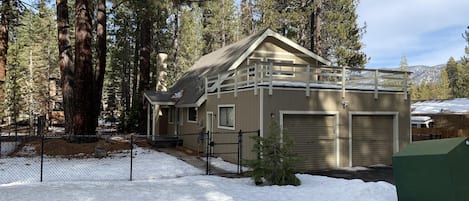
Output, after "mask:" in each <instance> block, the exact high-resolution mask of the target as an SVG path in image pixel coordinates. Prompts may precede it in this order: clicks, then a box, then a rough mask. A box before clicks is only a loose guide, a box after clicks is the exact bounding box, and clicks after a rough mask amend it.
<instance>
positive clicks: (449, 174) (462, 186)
mask: <svg viewBox="0 0 469 201" xmlns="http://www.w3.org/2000/svg"><path fill="white" fill-rule="evenodd" d="M392 163H393V169H394V170H393V174H394V180H395V183H396V189H397V196H398V198H399V201H433V200H434V201H469V140H468V138H450V139H441V140H428V141H419V142H414V143H412V144H409V145H408V146H406V147H405V148H404V149H402V150H401V151H400V152H398V153H396V154H394V156H393V159H392Z"/></svg>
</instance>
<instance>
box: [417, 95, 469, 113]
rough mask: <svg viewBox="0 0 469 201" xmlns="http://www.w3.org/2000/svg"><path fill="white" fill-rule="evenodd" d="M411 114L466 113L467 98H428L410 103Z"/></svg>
mask: <svg viewBox="0 0 469 201" xmlns="http://www.w3.org/2000/svg"><path fill="white" fill-rule="evenodd" d="M411 107H412V110H413V111H412V114H436V113H440V112H450V113H468V112H469V98H456V99H451V100H428V101H419V102H416V103H413V104H412V106H411Z"/></svg>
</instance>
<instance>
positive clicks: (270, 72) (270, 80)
mask: <svg viewBox="0 0 469 201" xmlns="http://www.w3.org/2000/svg"><path fill="white" fill-rule="evenodd" d="M269 74H270V75H269V95H272V79H273V73H272V62H270V63H269Z"/></svg>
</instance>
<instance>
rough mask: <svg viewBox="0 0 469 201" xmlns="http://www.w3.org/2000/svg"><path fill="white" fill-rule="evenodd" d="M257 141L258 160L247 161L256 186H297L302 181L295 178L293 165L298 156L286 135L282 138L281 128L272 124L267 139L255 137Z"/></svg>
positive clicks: (274, 123) (255, 147) (255, 148)
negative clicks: (291, 148) (293, 151)
mask: <svg viewBox="0 0 469 201" xmlns="http://www.w3.org/2000/svg"><path fill="white" fill-rule="evenodd" d="M253 138H254V139H255V140H256V144H255V145H254V148H253V151H254V152H256V153H257V154H258V158H257V159H254V160H248V161H246V163H247V165H248V166H249V167H250V168H251V169H252V171H251V172H249V175H250V176H251V178H252V179H253V180H254V182H255V183H256V185H261V184H266V185H295V186H298V185H300V184H301V181H300V180H299V179H298V178H297V177H296V176H295V171H294V169H293V163H294V162H295V161H296V155H295V154H294V153H292V151H291V150H290V147H291V146H292V145H293V142H292V140H290V139H289V138H288V137H287V136H286V135H283V139H281V137H280V128H279V126H278V124H277V123H276V122H274V121H273V122H271V124H270V129H269V133H268V135H267V136H266V137H258V136H255V137H253Z"/></svg>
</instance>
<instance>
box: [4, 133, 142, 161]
mask: <svg viewBox="0 0 469 201" xmlns="http://www.w3.org/2000/svg"><path fill="white" fill-rule="evenodd" d="M139 144H140V145H142V146H143V145H144V143H143V142H142V143H139ZM140 145H138V146H140ZM130 147H131V146H130V141H129V140H127V139H126V138H124V137H109V138H106V139H100V140H99V141H97V142H91V143H71V142H68V141H67V140H66V139H64V138H52V139H45V140H44V149H43V151H44V155H47V156H53V157H97V156H96V154H97V152H98V151H100V152H102V153H105V154H107V153H112V152H122V151H125V150H130ZM40 154H41V139H40V138H31V139H29V140H25V141H23V142H22V143H21V144H20V145H19V146H18V148H17V150H16V151H15V152H14V153H12V155H13V156H23V157H25V156H37V155H40ZM99 157H102V156H99Z"/></svg>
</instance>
